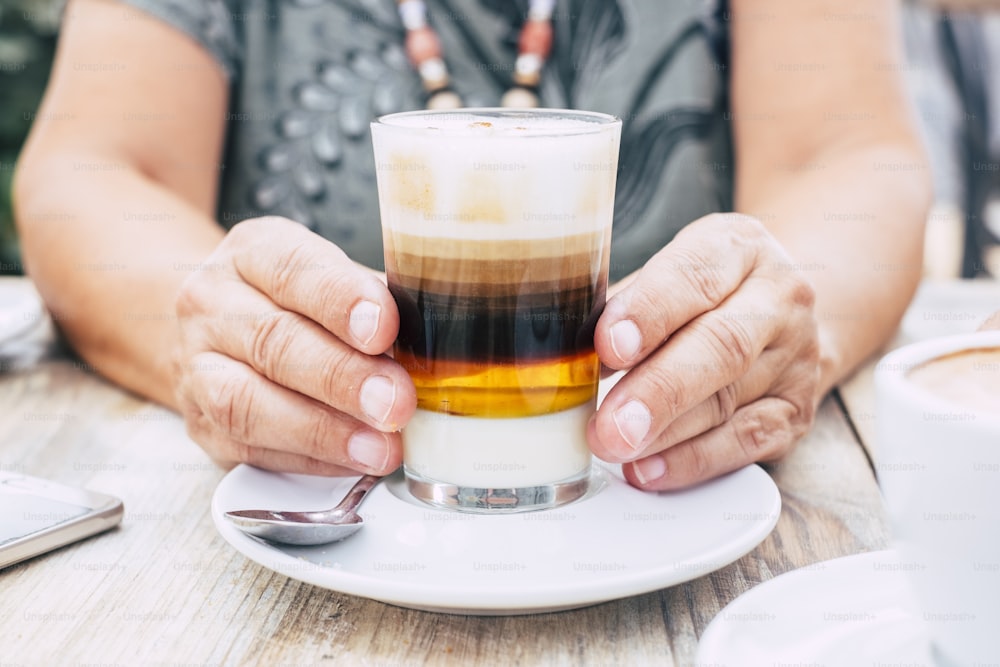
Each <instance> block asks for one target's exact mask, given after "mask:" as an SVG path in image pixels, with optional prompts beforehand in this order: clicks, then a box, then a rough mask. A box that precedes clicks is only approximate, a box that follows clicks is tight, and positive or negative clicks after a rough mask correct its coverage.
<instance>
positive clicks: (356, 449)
mask: <svg viewBox="0 0 1000 667" xmlns="http://www.w3.org/2000/svg"><path fill="white" fill-rule="evenodd" d="M347 454H348V456H350V457H351V460H352V461H354V462H355V463H357V464H358V465H360V466H362V467H364V468H368V469H369V470H382V468H384V467H385V462H386V461H387V460H388V459H389V447H388V446H387V445H386V442H385V438H384V437H383V436H382V435H381V434H379V433H374V432H372V431H357V432H356V433H355V434H354V435H352V436H351V439H350V440H349V441H348V443H347Z"/></svg>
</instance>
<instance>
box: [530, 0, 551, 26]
mask: <svg viewBox="0 0 1000 667" xmlns="http://www.w3.org/2000/svg"><path fill="white" fill-rule="evenodd" d="M555 8H556V0H531V4H530V5H529V6H528V20H529V21H548V20H549V19H551V18H552V12H554V11H555Z"/></svg>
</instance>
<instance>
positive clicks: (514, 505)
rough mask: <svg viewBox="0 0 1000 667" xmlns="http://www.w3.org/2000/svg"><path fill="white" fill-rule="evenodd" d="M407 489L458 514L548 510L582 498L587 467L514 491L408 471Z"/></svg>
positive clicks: (513, 489)
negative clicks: (564, 477) (454, 482)
mask: <svg viewBox="0 0 1000 667" xmlns="http://www.w3.org/2000/svg"><path fill="white" fill-rule="evenodd" d="M404 470H405V472H406V487H407V489H408V490H409V491H410V493H411V494H412V495H413V497H414V498H416V499H418V500H421V501H423V502H425V503H427V504H428V505H433V506H434V507H439V508H442V509H449V510H455V511H457V512H472V513H477V514H505V513H506V514H514V513H516V512H534V511H537V510H544V509H551V508H553V507H559V506H560V505H565V504H566V503H571V502H573V501H574V500H577V499H579V498H581V497H582V496H583V495H584V494H585V493H587V490H588V488H589V486H590V466H587V468H586V469H584V470H583V471H581V472H580V473H579V474H578V475H574V476H573V477H569V478H567V479H562V480H559V481H558V482H552V483H551V484H541V485H538V486H524V487H517V488H478V487H474V486H458V485H456V484H448V483H445V482H439V481H437V480H433V479H428V478H427V477H424V476H422V475H418V474H417V473H415V472H413V471H412V470H410V469H408V468H404Z"/></svg>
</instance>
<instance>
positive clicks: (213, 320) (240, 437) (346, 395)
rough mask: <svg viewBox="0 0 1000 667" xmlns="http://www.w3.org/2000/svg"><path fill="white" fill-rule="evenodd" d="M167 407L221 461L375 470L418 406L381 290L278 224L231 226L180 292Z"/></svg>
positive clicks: (299, 231)
mask: <svg viewBox="0 0 1000 667" xmlns="http://www.w3.org/2000/svg"><path fill="white" fill-rule="evenodd" d="M177 316H178V319H179V322H180V345H179V348H178V350H177V354H176V357H175V360H174V390H175V395H176V398H177V405H178V407H179V408H180V410H181V414H182V415H183V416H184V419H185V421H186V423H187V429H188V433H189V434H190V436H191V437H192V438H193V439H194V440H195V441H196V442H197V443H198V444H199V445H201V446H202V448H204V449H205V451H206V452H207V453H208V454H209V456H211V457H212V458H213V459H215V460H216V461H218V462H219V463H221V464H223V465H232V464H235V463H249V464H251V465H254V466H258V467H261V468H267V469H271V470H279V471H285V472H301V473H310V474H318V475H347V474H352V473H356V472H364V473H374V474H386V473H389V472H391V471H392V470H394V469H395V468H396V467H398V466H399V464H400V461H401V460H402V446H401V442H400V436H399V433H398V431H399V429H400V428H401V427H402V426H403V425H404V424H405V423H406V422H407V421H408V420H409V419H410V417H411V416H412V415H413V411H414V409H415V408H416V392H415V390H414V388H413V383H412V381H411V380H410V378H409V376H408V375H407V374H406V371H405V370H403V368H402V367H400V366H399V365H398V364H397V363H396V362H395V361H393V360H392V359H391V358H389V357H387V356H385V354H384V353H385V352H386V351H387V350H388V349H389V347H390V345H391V344H392V342H393V340H394V339H395V337H396V334H397V331H398V329H399V315H398V312H397V310H396V304H395V302H394V301H393V299H392V296H391V295H390V294H389V291H388V289H387V288H386V286H385V285H384V284H382V283H381V282H380V281H379V280H378V278H376V277H375V276H374V275H373V274H372V273H370V272H369V271H367V270H366V269H364V268H362V267H360V266H358V265H357V264H355V263H354V262H352V261H351V260H350V259H349V258H348V257H347V255H345V254H344V252H343V251H342V250H340V249H339V248H338V247H336V246H335V245H333V244H331V243H329V242H328V241H326V240H324V239H322V238H321V237H319V236H317V235H315V234H313V233H312V232H310V231H309V230H307V229H306V228H305V227H303V226H302V225H300V224H298V223H295V222H292V221H290V220H287V219H283V218H256V219H252V220H246V221H244V222H241V223H240V224H238V225H236V226H235V227H233V229H232V230H231V231H230V232H229V234H227V235H226V237H225V238H224V240H223V241H222V243H220V244H219V246H218V247H217V248H216V250H215V252H213V253H212V254H211V255H210V256H209V257H208V258H207V259H206V260H205V261H204V263H203V265H202V266H200V267H199V269H198V270H197V271H196V272H195V273H194V274H193V275H191V276H190V277H189V278H188V279H187V280H186V281H185V282H184V284H183V286H182V287H181V290H180V293H179V296H178V300H177Z"/></svg>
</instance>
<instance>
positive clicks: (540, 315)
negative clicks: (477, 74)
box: [372, 109, 621, 512]
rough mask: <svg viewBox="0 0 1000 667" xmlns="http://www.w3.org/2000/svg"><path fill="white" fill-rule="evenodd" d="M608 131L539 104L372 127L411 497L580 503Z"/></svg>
mask: <svg viewBox="0 0 1000 667" xmlns="http://www.w3.org/2000/svg"><path fill="white" fill-rule="evenodd" d="M620 134H621V121H620V120H618V119H617V118H614V117H613V116H608V115H605V114H598V113H590V112H578V111H563V110H545V109H539V110H517V111H515V110H506V109H465V110H457V111H415V112H407V113H400V114H392V115H389V116H384V117H382V118H379V119H378V120H377V121H376V122H374V123H372V140H373V143H374V149H375V162H376V173H377V178H378V191H379V205H380V209H381V218H382V231H383V241H384V245H385V269H386V277H387V279H388V283H389V289H390V291H391V292H392V294H393V296H394V298H395V300H396V303H397V305H398V307H399V315H400V330H399V336H398V339H397V341H396V343H395V345H394V348H393V355H394V357H395V359H396V361H397V362H399V363H400V364H401V365H402V366H403V367H404V368H406V370H407V371H408V372H409V374H410V377H411V378H412V379H413V382H414V384H415V385H416V389H417V411H416V414H415V415H414V417H413V419H412V420H411V421H410V422H409V423H408V424H407V425H406V427H405V428H404V429H403V432H402V436H403V452H404V454H403V461H404V469H405V473H406V478H407V485H408V488H409V490H410V492H411V493H412V494H413V495H414V496H415V497H417V498H419V499H421V500H423V501H426V502H428V503H431V504H433V505H436V506H441V507H448V508H453V509H458V510H464V511H473V512H516V511H528V510H537V509H543V508H547V507H554V506H557V505H561V504H563V503H566V502H569V501H572V500H574V499H577V498H579V497H580V496H582V495H583V494H584V493H585V492H586V490H587V488H588V482H589V478H590V462H591V455H590V452H589V449H588V447H587V443H586V438H585V433H586V426H587V422H588V420H589V418H590V416H591V415H592V414H593V412H594V409H595V401H596V396H597V382H598V379H599V373H600V363H599V361H598V359H597V355H596V354H595V352H594V327H595V325H596V322H597V318H598V317H599V316H600V314H601V311H602V309H603V307H604V301H605V293H606V289H607V281H608V266H609V250H610V243H611V220H612V214H613V208H614V194H615V176H616V172H617V165H618V144H619V138H620Z"/></svg>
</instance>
